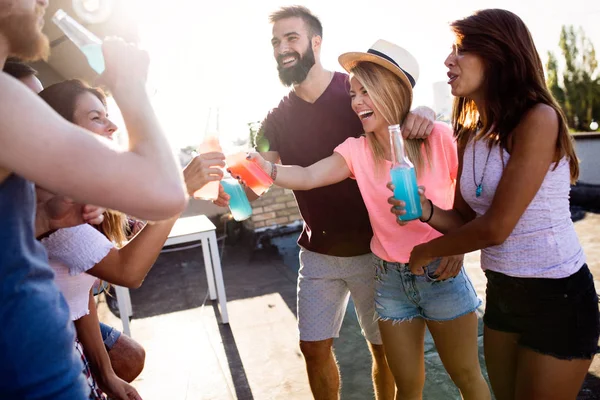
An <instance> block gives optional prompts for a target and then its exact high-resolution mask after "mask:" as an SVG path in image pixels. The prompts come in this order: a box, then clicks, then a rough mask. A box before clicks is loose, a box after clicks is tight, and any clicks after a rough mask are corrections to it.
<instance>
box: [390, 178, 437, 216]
mask: <svg viewBox="0 0 600 400" xmlns="http://www.w3.org/2000/svg"><path fill="white" fill-rule="evenodd" d="M387 188H388V189H389V190H391V191H392V193H393V192H394V189H395V186H394V184H393V183H392V182H388V184H387ZM419 200H420V202H421V208H422V210H423V215H425V216H429V215H431V207H432V203H431V202H430V201H429V199H428V198H427V196H425V186H419ZM388 203H389V204H391V205H392V208H391V209H390V212H391V213H392V214H394V215H395V216H396V222H397V223H398V225H400V226H404V225H406V224H408V223H409V222H410V221H403V220H401V219H400V218H399V217H400V216H402V215H405V214H406V203H405V202H403V201H402V200H398V199H397V198H395V197H394V196H393V195H392V196H391V197H389V198H388Z"/></svg>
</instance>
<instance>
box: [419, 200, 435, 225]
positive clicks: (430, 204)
mask: <svg viewBox="0 0 600 400" xmlns="http://www.w3.org/2000/svg"><path fill="white" fill-rule="evenodd" d="M427 201H429V206H430V207H431V214H429V218H427V219H426V220H425V221H423V220H421V222H423V223H425V224H426V223H428V222H429V221H431V217H433V210H434V207H433V202H432V201H431V200H430V199H427Z"/></svg>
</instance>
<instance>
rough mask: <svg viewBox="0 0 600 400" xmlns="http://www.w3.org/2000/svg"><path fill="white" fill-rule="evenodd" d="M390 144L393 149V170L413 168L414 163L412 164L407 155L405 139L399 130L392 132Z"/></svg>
mask: <svg viewBox="0 0 600 400" xmlns="http://www.w3.org/2000/svg"><path fill="white" fill-rule="evenodd" d="M390 144H391V147H392V148H391V151H392V168H394V167H402V168H413V167H414V166H413V164H412V162H410V159H409V158H408V156H407V155H406V148H405V146H404V139H403V138H402V134H401V132H400V130H399V129H396V130H391V131H390Z"/></svg>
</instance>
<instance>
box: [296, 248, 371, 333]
mask: <svg viewBox="0 0 600 400" xmlns="http://www.w3.org/2000/svg"><path fill="white" fill-rule="evenodd" d="M372 257H373V256H372V255H371V254H365V255H361V256H356V257H334V256H327V255H324V254H319V253H314V252H312V251H309V250H306V249H304V248H303V249H301V250H300V271H299V272H298V329H299V331H300V340H302V341H307V342H313V341H319V340H325V339H330V338H337V337H339V334H340V328H341V326H342V321H343V319H344V314H345V312H346V307H347V306H348V299H349V298H350V296H352V301H353V302H354V308H355V310H356V315H357V317H358V322H359V324H360V327H361V330H362V334H363V336H364V337H365V338H366V339H367V340H368V341H369V342H370V343H373V344H381V343H382V342H381V335H380V334H379V326H378V324H377V318H376V313H375V266H374V265H373V259H372Z"/></svg>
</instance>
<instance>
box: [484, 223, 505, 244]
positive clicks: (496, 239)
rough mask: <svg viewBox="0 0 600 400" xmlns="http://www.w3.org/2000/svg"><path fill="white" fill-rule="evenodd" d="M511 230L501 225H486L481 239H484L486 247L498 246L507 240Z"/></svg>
mask: <svg viewBox="0 0 600 400" xmlns="http://www.w3.org/2000/svg"><path fill="white" fill-rule="evenodd" d="M511 232H512V229H509V227H508V226H506V225H505V224H502V223H491V224H488V227H487V229H486V230H485V234H484V235H483V237H484V238H485V241H486V244H487V246H486V247H491V246H499V245H501V244H502V243H504V242H505V241H506V239H508V237H509V236H510V233H511Z"/></svg>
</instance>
